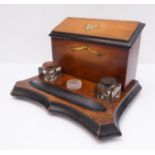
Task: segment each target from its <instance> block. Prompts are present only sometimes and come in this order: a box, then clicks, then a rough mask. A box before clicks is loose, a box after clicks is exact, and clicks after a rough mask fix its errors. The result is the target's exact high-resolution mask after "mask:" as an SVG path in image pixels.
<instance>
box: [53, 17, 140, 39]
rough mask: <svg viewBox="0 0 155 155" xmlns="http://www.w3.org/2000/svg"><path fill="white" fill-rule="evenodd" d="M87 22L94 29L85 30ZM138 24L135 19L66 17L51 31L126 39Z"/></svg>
mask: <svg viewBox="0 0 155 155" xmlns="http://www.w3.org/2000/svg"><path fill="white" fill-rule="evenodd" d="M88 24H94V25H96V27H95V29H93V30H90V31H87V30H86V26H87V25H88ZM138 24H139V22H137V21H121V20H103V19H86V18H71V17H70V18H66V19H65V20H64V21H63V22H61V23H60V24H59V25H58V26H56V27H55V28H54V30H53V31H54V32H64V33H72V34H81V35H88V36H97V37H102V38H109V39H117V40H124V41H128V40H129V39H130V38H131V36H132V34H133V33H134V31H135V30H136V28H137V26H138Z"/></svg>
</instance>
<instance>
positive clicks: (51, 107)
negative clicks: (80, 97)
mask: <svg viewBox="0 0 155 155" xmlns="http://www.w3.org/2000/svg"><path fill="white" fill-rule="evenodd" d="M23 83H24V81H23ZM134 83H136V84H135V85H134V87H133V88H132V89H131V90H130V92H129V94H128V96H126V97H125V98H124V100H123V101H121V103H120V106H119V107H118V109H117V111H116V115H115V116H114V117H115V118H114V122H113V123H110V124H104V125H100V124H98V123H97V122H95V121H94V120H93V119H92V118H90V117H88V115H85V114H84V113H81V112H80V111H78V110H77V109H75V108H72V107H70V106H69V105H65V104H63V103H61V102H51V101H49V100H48V98H47V97H45V95H43V94H42V93H39V91H35V90H37V88H35V89H33V90H32V89H31V88H30V89H28V88H22V87H18V84H16V85H15V87H14V89H13V90H12V92H11V95H13V96H17V97H24V98H28V99H32V100H34V101H38V102H39V103H41V104H42V105H44V106H45V107H46V108H47V109H48V111H49V112H52V113H55V114H62V115H65V116H67V117H69V118H71V119H73V120H76V121H77V122H79V123H80V124H82V125H83V126H84V127H86V128H87V129H88V130H89V131H91V132H92V133H93V134H94V135H95V136H96V137H98V138H99V139H102V138H105V137H111V136H120V135H121V132H120V130H119V128H118V120H119V118H120V116H121V114H122V112H123V111H124V110H125V108H126V107H127V105H128V104H129V103H130V102H131V100H133V99H134V98H135V96H136V95H137V93H138V92H139V91H140V90H141V86H140V85H139V83H138V82H137V81H134Z"/></svg>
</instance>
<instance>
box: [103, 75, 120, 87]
mask: <svg viewBox="0 0 155 155" xmlns="http://www.w3.org/2000/svg"><path fill="white" fill-rule="evenodd" d="M100 83H102V84H103V85H105V86H111V85H114V84H116V83H117V81H116V79H115V78H113V77H105V78H102V79H101V80H100Z"/></svg>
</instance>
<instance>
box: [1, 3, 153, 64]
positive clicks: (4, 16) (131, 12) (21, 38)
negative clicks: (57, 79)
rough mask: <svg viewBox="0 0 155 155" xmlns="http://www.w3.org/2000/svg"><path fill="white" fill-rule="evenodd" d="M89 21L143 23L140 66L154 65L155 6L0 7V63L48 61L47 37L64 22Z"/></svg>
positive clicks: (48, 46)
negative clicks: (72, 20) (73, 19)
mask: <svg viewBox="0 0 155 155" xmlns="http://www.w3.org/2000/svg"><path fill="white" fill-rule="evenodd" d="M68 16H73V17H91V18H109V19H125V20H138V21H141V22H144V23H146V27H145V29H144V31H143V37H142V44H141V51H140V55H139V63H154V62H155V52H154V51H155V45H154V42H155V40H154V36H155V5H99V4H97V5H0V53H1V54H0V63H27V64H30V63H32V64H33V63H42V62H43V61H47V60H49V59H51V44H50V38H49V37H48V34H49V33H50V31H51V30H52V29H53V28H54V27H55V26H56V25H57V24H58V23H59V22H61V21H62V20H63V19H64V18H66V17H68Z"/></svg>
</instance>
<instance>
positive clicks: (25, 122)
mask: <svg viewBox="0 0 155 155" xmlns="http://www.w3.org/2000/svg"><path fill="white" fill-rule="evenodd" d="M68 16H75V17H91V18H111V19H126V20H139V21H142V22H144V23H146V27H145V29H144V31H143V34H142V40H141V48H140V54H139V65H138V71H137V79H138V80H139V81H140V83H141V85H142V86H143V90H142V92H141V93H140V94H139V95H138V96H137V98H136V99H135V100H134V101H133V103H132V104H131V105H130V106H129V108H128V109H127V110H126V111H125V113H124V114H123V117H122V119H121V120H120V129H121V131H122V134H123V136H122V137H118V138H113V139H110V140H105V141H103V142H99V141H97V140H96V139H95V138H94V137H93V136H92V135H91V134H90V133H89V132H88V131H87V130H85V129H84V128H83V127H81V126H80V125H78V124H77V123H75V122H72V121H70V120H66V119H64V118H61V117H57V116H53V115H50V114H48V113H47V112H46V110H45V109H44V108H42V107H41V106H38V105H37V104H34V103H33V102H32V103H31V102H28V101H24V100H19V99H15V98H13V97H11V96H10V95H9V93H10V91H11V89H12V87H13V85H14V83H15V81H17V80H21V79H25V78H28V77H31V76H33V75H35V74H36V73H37V67H38V65H40V64H41V63H42V62H44V61H47V60H50V59H51V45H50V38H49V37H48V34H49V33H50V31H51V30H52V28H54V26H56V25H57V24H58V23H59V22H60V21H62V20H63V19H64V18H65V17H68ZM154 35H155V5H0V64H1V65H0V69H1V76H0V77H1V80H0V86H1V89H0V97H1V102H0V149H45V148H48V149H54V148H57V149H63V148H65V149H66V148H68V149H69V148H73V149H75V148H78V149H79V148H82V149H88V148H89V149H148V148H154V147H155V145H154V144H155V125H154V118H155V110H154V109H155V106H154V102H153V101H154V88H155V82H154V80H155V70H154V68H155V65H153V64H154V63H155V54H154V53H155V52H154V51H155V46H154Z"/></svg>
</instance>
